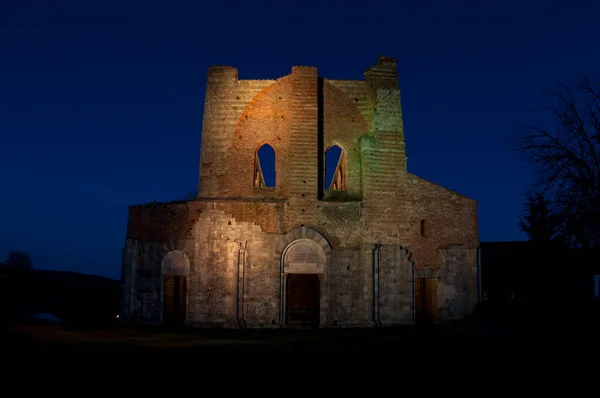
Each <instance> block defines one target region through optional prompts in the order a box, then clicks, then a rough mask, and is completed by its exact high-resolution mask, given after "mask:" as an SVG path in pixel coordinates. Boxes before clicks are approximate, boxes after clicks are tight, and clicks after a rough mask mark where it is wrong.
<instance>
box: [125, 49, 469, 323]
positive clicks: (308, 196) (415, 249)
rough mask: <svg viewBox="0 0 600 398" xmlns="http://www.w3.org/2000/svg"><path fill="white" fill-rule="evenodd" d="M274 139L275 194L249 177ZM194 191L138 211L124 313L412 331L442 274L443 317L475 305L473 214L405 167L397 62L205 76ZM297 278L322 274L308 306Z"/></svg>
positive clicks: (439, 311) (132, 215) (132, 223)
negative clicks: (329, 173) (425, 283)
mask: <svg viewBox="0 0 600 398" xmlns="http://www.w3.org/2000/svg"><path fill="white" fill-rule="evenodd" d="M265 143H267V144H269V145H270V146H271V147H272V148H273V149H274V151H275V166H276V181H275V182H276V184H275V187H271V188H265V187H257V186H255V181H254V171H255V165H256V156H257V150H258V149H259V148H260V147H261V145H263V144H265ZM332 145H338V146H339V147H341V148H342V149H343V153H344V154H345V156H344V158H343V159H344V160H345V163H344V165H343V166H344V167H343V173H344V178H345V187H344V189H341V190H326V189H324V188H323V182H324V181H323V180H324V173H325V152H326V151H327V149H328V148H329V147H330V146H332ZM198 192H199V195H198V198H196V199H195V200H190V201H186V202H171V203H150V204H145V205H135V206H131V207H130V209H129V219H128V227H127V237H126V241H125V248H124V249H123V265H122V267H123V270H122V279H123V301H122V317H121V318H122V319H124V320H127V321H132V322H141V323H157V324H161V323H165V322H166V319H167V317H166V315H165V314H167V313H168V311H183V312H184V316H183V318H184V319H185V324H186V325H188V326H198V327H228V328H246V327H248V328H276V327H287V326H292V325H293V324H294V322H295V321H294V319H295V318H294V316H296V315H293V314H302V311H304V310H306V308H308V307H310V308H309V309H310V311H308V310H307V311H305V312H307V313H310V315H311V316H313V315H314V319H313V318H311V319H313V321H311V322H312V323H311V325H313V326H315V323H316V325H317V326H319V327H349V326H393V325H410V324H413V323H414V322H415V319H416V317H415V310H416V308H417V305H416V300H417V299H419V298H418V297H415V291H416V290H415V283H416V282H415V281H417V280H418V279H419V278H434V279H435V280H436V285H435V286H436V289H437V290H435V291H434V292H433V293H431V296H432V297H434V299H433V300H434V302H433V303H430V305H429V304H428V305H429V307H431V308H434V311H435V319H436V320H437V321H438V322H444V321H449V320H456V319H462V318H464V317H466V316H468V315H469V314H470V313H472V311H473V309H474V308H475V306H476V304H477V289H478V285H477V272H478V268H477V250H478V226H477V204H476V202H475V201H474V200H472V199H469V198H466V197H464V196H462V195H460V194H458V193H455V192H453V191H451V190H449V189H446V188H443V187H441V186H438V185H436V184H434V183H431V182H429V181H426V180H424V179H422V178H420V177H418V176H415V175H413V174H410V173H408V172H407V163H406V148H405V144H404V127H403V121H402V111H401V104H400V90H399V88H398V78H397V72H396V61H395V60H394V59H392V58H388V57H380V59H379V61H378V63H377V64H376V65H374V66H372V67H371V68H369V69H368V70H367V71H366V72H365V80H360V81H347V80H329V79H326V78H321V77H320V76H319V75H318V70H317V68H315V67H309V66H295V67H293V68H292V71H291V74H290V75H288V76H284V77H282V78H280V79H277V80H239V79H238V73H237V70H236V69H235V68H232V67H227V66H218V67H212V68H210V70H209V71H208V73H207V88H206V100H205V107H204V120H203V129H202V146H201V153H200V181H199V185H198ZM297 274H303V275H306V274H309V275H313V276H314V277H316V278H317V279H313V281H316V282H314V283H316V284H317V289H316V290H315V288H314V286H313V287H311V289H312V290H310V292H309V290H306V291H304V293H302V294H304V296H307V295H311V294H312V295H313V296H311V297H309V298H308V299H306V297H304V296H302V295H300V296H294V294H295V293H294V291H296V290H297V289H298V287H297V286H296V285H293V286H294V287H289V286H292V285H290V283H291V282H290V280H291V279H290V278H291V276H293V275H297ZM169 278H170V279H169ZM173 278H180V279H177V282H176V283H177V285H176V286H177V287H173V286H175V284H174V283H175V282H173V281H174V280H175V279H173ZM311 278H312V277H311ZM307 283H309V282H307ZM310 283H313V282H310ZM181 286H184V288H182V287H181ZM173 292H175V293H173ZM298 297H301V298H300V299H299V298H298ZM302 297H304V298H302ZM302 300H305V302H306V303H307V304H306V306H307V307H306V308H304V307H303V305H304V304H303V303H304V302H303V301H302ZM311 300H312V301H311ZM298 303H300V304H298ZM311 303H312V304H311ZM311 305H312V306H313V307H311ZM298 306H299V309H298V308H296V307H298ZM294 311H297V312H296V313H295V312H294ZM169 314H170V313H169ZM298 316H300V315H298ZM168 319H171V318H168ZM315 320H316V321H315ZM302 322H304V321H302Z"/></svg>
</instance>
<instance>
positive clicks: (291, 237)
mask: <svg viewBox="0 0 600 398" xmlns="http://www.w3.org/2000/svg"><path fill="white" fill-rule="evenodd" d="M298 239H309V240H312V241H314V242H315V243H317V244H318V245H319V246H321V248H322V249H323V252H324V253H325V256H327V257H328V256H329V254H331V244H330V243H329V241H328V240H327V238H325V236H323V234H321V233H320V232H319V231H317V230H314V229H312V228H310V227H305V226H304V225H302V226H300V227H296V228H294V229H292V230H291V231H289V232H288V233H287V234H285V236H284V245H283V246H284V247H285V248H286V249H287V247H288V246H289V245H290V243H292V242H293V241H295V240H298Z"/></svg>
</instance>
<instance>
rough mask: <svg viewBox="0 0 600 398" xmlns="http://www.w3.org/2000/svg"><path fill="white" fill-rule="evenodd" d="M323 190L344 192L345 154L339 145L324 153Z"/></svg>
mask: <svg viewBox="0 0 600 398" xmlns="http://www.w3.org/2000/svg"><path fill="white" fill-rule="evenodd" d="M324 188H325V189H331V190H335V191H345V190H346V153H345V152H344V150H343V149H342V148H341V147H340V146H339V145H332V146H330V147H329V149H327V151H326V152H325V187H324Z"/></svg>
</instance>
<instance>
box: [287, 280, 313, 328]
mask: <svg viewBox="0 0 600 398" xmlns="http://www.w3.org/2000/svg"><path fill="white" fill-rule="evenodd" d="M286 313H287V325H288V326H289V327H299V328H314V327H318V326H319V315H320V281H319V276H318V275H316V274H291V275H289V276H288V278H287V311H286Z"/></svg>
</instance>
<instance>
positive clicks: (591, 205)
mask: <svg viewBox="0 0 600 398" xmlns="http://www.w3.org/2000/svg"><path fill="white" fill-rule="evenodd" d="M547 99H548V100H549V104H548V105H547V106H545V107H543V108H542V109H541V110H542V111H545V112H548V113H549V114H550V116H551V117H552V120H553V123H552V125H551V126H550V127H541V126H535V125H524V126H521V127H522V128H521V129H519V131H518V132H517V135H516V136H515V138H514V139H513V140H512V143H513V144H514V146H515V148H516V150H518V151H520V152H522V153H525V154H526V155H527V156H528V158H529V160H530V161H531V163H532V165H533V167H534V171H535V173H536V182H535V184H534V185H533V186H532V187H531V189H530V192H529V198H530V200H529V203H528V206H529V209H528V210H529V211H530V210H531V206H530V205H534V208H535V200H539V199H540V198H543V200H544V204H543V205H544V206H545V207H546V209H547V211H548V217H549V218H552V219H553V220H554V221H553V222H554V223H556V229H557V231H558V234H559V235H560V236H562V237H563V238H564V239H565V242H566V243H567V244H569V245H570V246H574V247H598V246H600V81H599V80H598V78H597V77H594V76H584V77H580V78H579V79H578V80H577V81H576V82H575V83H574V84H572V85H567V84H563V83H559V84H557V88H556V90H554V91H552V92H550V93H549V94H548V95H547ZM532 200H533V202H532ZM538 205H539V203H538ZM537 208H538V210H539V206H538V207H537ZM526 213H527V211H526Z"/></svg>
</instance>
